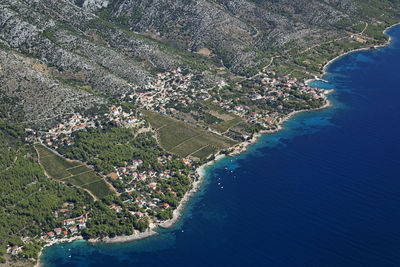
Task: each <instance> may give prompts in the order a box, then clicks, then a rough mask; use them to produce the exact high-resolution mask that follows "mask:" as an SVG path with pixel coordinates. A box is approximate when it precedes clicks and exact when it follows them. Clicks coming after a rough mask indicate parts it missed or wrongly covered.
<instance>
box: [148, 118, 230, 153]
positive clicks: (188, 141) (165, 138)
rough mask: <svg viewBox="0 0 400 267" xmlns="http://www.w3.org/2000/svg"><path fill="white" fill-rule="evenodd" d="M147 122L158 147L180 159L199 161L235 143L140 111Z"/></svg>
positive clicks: (187, 125)
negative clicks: (156, 136) (190, 157)
mask: <svg viewBox="0 0 400 267" xmlns="http://www.w3.org/2000/svg"><path fill="white" fill-rule="evenodd" d="M142 112H143V114H144V115H145V117H146V119H147V120H148V122H149V123H150V124H151V126H152V127H153V128H155V129H156V131H157V134H158V138H159V142H160V145H161V146H162V147H163V148H164V149H165V150H167V151H169V152H171V153H174V154H176V155H178V156H181V157H187V156H194V157H198V158H201V159H204V158H207V157H209V156H210V155H212V154H214V153H216V152H218V151H220V150H223V149H227V148H229V147H231V146H233V145H235V144H236V141H234V140H232V139H229V138H226V137H224V136H219V135H217V134H214V133H211V132H208V131H205V130H203V129H200V128H197V127H195V126H192V125H190V124H188V123H185V122H182V121H178V120H175V119H172V118H169V117H167V116H165V115H162V114H158V113H154V112H149V111H144V110H142Z"/></svg>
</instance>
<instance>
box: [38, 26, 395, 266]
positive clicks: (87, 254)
mask: <svg viewBox="0 0 400 267" xmlns="http://www.w3.org/2000/svg"><path fill="white" fill-rule="evenodd" d="M388 33H389V34H390V35H391V36H392V37H393V42H392V44H391V45H390V46H388V47H385V48H380V49H378V50H369V51H361V52H355V53H352V54H349V55H346V56H344V57H342V58H340V59H338V60H336V61H335V62H334V63H333V64H331V65H330V66H329V67H328V74H327V75H326V76H325V77H324V79H326V80H327V81H328V83H323V82H314V84H313V85H314V86H317V87H322V88H334V89H335V92H334V93H333V94H332V95H330V96H329V98H330V100H331V102H332V104H333V105H332V107H330V108H328V109H325V110H322V111H314V112H308V113H302V114H299V115H296V116H295V117H293V118H292V119H291V120H290V121H288V122H286V123H285V124H284V128H285V129H284V130H282V131H280V132H278V133H275V134H270V135H264V136H262V137H261V138H260V140H259V141H258V142H257V143H256V144H254V145H252V146H251V147H250V148H249V150H248V151H247V152H246V153H244V154H242V155H240V156H237V157H228V158H224V159H222V160H220V161H218V162H217V163H216V164H214V165H212V166H211V167H209V168H208V169H207V170H206V173H207V174H206V178H205V183H203V186H202V188H201V190H200V191H199V192H198V193H197V194H196V196H195V197H194V198H192V200H191V202H190V203H189V204H188V205H187V207H186V209H185V211H184V216H183V218H182V219H181V220H180V221H179V223H178V224H177V225H176V226H175V227H174V228H173V229H169V230H159V233H160V235H158V236H156V237H152V238H149V239H146V240H141V241H137V242H133V243H126V244H114V245H108V244H97V245H90V244H87V243H85V242H83V241H82V242H74V243H70V244H60V245H55V246H52V247H50V248H48V249H45V250H44V254H43V257H42V262H43V264H44V265H45V266H115V267H117V266H363V267H366V266H400V27H395V28H392V29H391V30H389V32H388Z"/></svg>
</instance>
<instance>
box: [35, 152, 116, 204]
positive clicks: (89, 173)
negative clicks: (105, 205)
mask: <svg viewBox="0 0 400 267" xmlns="http://www.w3.org/2000/svg"><path fill="white" fill-rule="evenodd" d="M35 148H36V150H37V151H38V153H39V162H40V164H41V165H42V166H43V168H44V169H45V170H46V172H47V174H48V175H49V176H51V177H52V178H54V179H55V180H57V181H60V182H66V183H70V184H72V185H74V186H77V187H81V188H83V189H86V190H88V191H89V192H90V193H91V194H92V195H93V196H95V197H96V198H103V197H105V196H107V195H109V194H113V193H114V192H113V191H112V190H111V187H110V185H109V184H108V183H107V182H106V181H105V180H104V179H103V178H102V177H100V176H99V175H97V174H96V173H95V172H94V171H93V170H92V169H90V168H89V167H87V166H86V165H84V164H83V163H80V162H75V161H69V160H66V159H64V158H62V157H60V156H58V155H57V154H55V153H53V152H52V151H50V150H49V149H47V148H46V147H44V146H43V145H35Z"/></svg>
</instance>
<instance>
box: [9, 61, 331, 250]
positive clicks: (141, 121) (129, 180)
mask: <svg viewBox="0 0 400 267" xmlns="http://www.w3.org/2000/svg"><path fill="white" fill-rule="evenodd" d="M191 78H192V75H191V74H189V73H188V71H186V70H182V69H180V68H178V69H176V70H172V71H170V72H165V73H158V74H157V80H155V81H154V82H149V83H148V84H147V85H146V86H145V87H133V91H132V92H131V93H129V94H124V95H122V96H121V97H120V100H121V101H122V103H133V104H134V105H135V108H134V109H131V110H130V109H126V108H124V107H123V105H122V104H121V105H118V104H116V105H112V106H110V107H109V108H108V111H107V112H105V113H104V114H93V115H89V116H84V115H82V114H79V113H74V114H72V115H70V116H68V117H66V118H65V119H63V120H62V121H60V122H59V123H58V124H57V125H56V126H55V127H53V128H51V129H49V130H48V131H47V132H34V133H33V135H32V133H31V135H30V136H29V138H31V139H32V138H36V139H37V140H39V141H40V142H41V143H42V144H44V145H45V146H47V147H48V148H50V149H53V150H55V151H57V150H58V149H59V148H60V147H65V146H72V145H74V142H75V140H74V133H75V132H78V131H86V130H87V129H89V128H99V127H100V128H102V127H104V125H105V124H108V123H113V124H114V125H116V127H122V128H130V129H132V130H134V131H135V132H136V133H145V132H152V131H154V129H152V128H151V126H150V125H149V124H148V123H147V122H146V119H145V118H144V116H143V115H142V113H141V112H140V110H141V109H144V110H148V111H152V112H157V113H161V114H169V115H171V114H172V112H171V110H173V108H171V107H172V106H174V105H175V106H177V105H181V106H190V105H191V104H193V103H195V102H197V101H207V100H208V101H213V103H215V104H216V105H217V106H218V107H219V108H221V109H223V110H224V111H226V112H229V113H232V114H234V115H235V116H239V117H240V118H242V119H244V120H246V121H248V122H249V123H252V124H259V125H262V126H263V127H266V128H268V127H269V126H271V125H274V124H277V123H279V120H280V119H281V118H283V117H284V116H285V115H287V114H288V113H289V112H290V111H291V110H288V109H287V108H286V107H285V103H287V102H290V101H291V100H294V101H296V99H299V98H300V99H301V98H302V97H303V98H306V99H315V100H323V99H324V96H323V90H320V89H315V88H311V87H310V86H308V85H306V84H305V83H303V82H299V81H298V80H297V79H296V78H294V77H293V78H289V77H288V76H286V77H283V78H277V77H276V74H275V73H274V72H266V73H264V72H260V73H259V74H258V75H256V76H254V77H253V78H251V80H250V82H251V83H250V86H249V84H248V83H247V84H246V82H247V80H246V81H245V82H244V83H243V82H237V83H236V84H235V87H236V89H239V90H240V92H241V93H240V95H239V96H236V97H235V98H224V99H220V98H218V97H217V93H220V92H222V91H224V90H231V89H232V88H231V87H230V85H228V84H227V83H226V82H225V81H223V80H220V81H219V82H218V83H217V84H216V85H215V87H213V88H210V89H208V90H205V89H202V90H198V91H196V90H195V88H194V87H193V85H192V83H191ZM216 92H217V93H216ZM278 100H279V103H280V104H278V105H276V104H274V103H275V102H277V101H278ZM265 103H267V104H268V110H267V109H263V106H265ZM168 107H169V108H168ZM143 162H144V161H143V159H141V158H132V159H131V160H130V161H128V162H126V163H125V164H123V165H120V166H114V167H113V171H111V172H107V173H106V172H104V171H100V172H99V174H100V175H101V176H102V177H103V178H104V179H106V180H108V181H109V182H110V183H111V184H113V185H114V186H115V187H116V188H117V190H118V195H119V197H120V199H121V201H122V202H115V203H112V204H111V205H109V208H110V209H111V210H113V211H114V212H115V213H120V212H122V211H123V210H127V211H128V213H129V214H130V215H131V216H135V217H137V218H139V219H140V218H147V219H148V220H150V222H152V223H162V222H164V221H165V220H168V219H170V218H171V216H172V213H171V212H170V211H172V210H173V209H174V208H176V207H177V206H178V204H179V201H180V199H181V198H182V197H183V196H184V194H185V192H186V191H187V189H184V188H182V187H181V186H176V185H178V184H185V183H187V185H186V186H190V184H191V183H192V182H193V181H195V180H197V179H198V178H199V177H198V174H197V173H196V172H195V170H196V167H197V162H196V161H194V160H193V159H192V158H190V157H185V158H180V157H177V156H176V155H173V154H170V153H163V154H162V155H160V156H158V158H157V162H158V164H159V166H161V168H159V169H157V170H156V169H152V168H148V167H144V166H143ZM177 162H178V163H177ZM172 165H173V166H174V169H173V170H172V169H170V168H169V166H172ZM186 178H188V181H186V180H185V179H186ZM189 181H192V182H189ZM65 205H66V206H63V207H62V209H60V210H59V211H57V212H56V214H55V218H57V219H59V218H62V227H57V228H54V229H52V231H48V232H45V233H44V234H43V236H42V240H44V241H46V242H52V241H54V240H57V239H60V238H63V237H73V236H78V235H80V233H81V231H82V230H83V229H85V228H86V227H87V225H86V223H87V220H88V219H89V220H90V212H89V211H87V212H86V213H84V214H82V215H79V216H77V217H73V218H72V217H71V216H70V215H69V214H70V212H71V211H72V210H73V204H69V203H66V204H65ZM71 205H72V206H71ZM163 210H164V211H166V212H164V213H163V212H161V211H163ZM167 211H168V212H167ZM13 251H14V252H15V253H18V249H17V248H16V249H15V250H13Z"/></svg>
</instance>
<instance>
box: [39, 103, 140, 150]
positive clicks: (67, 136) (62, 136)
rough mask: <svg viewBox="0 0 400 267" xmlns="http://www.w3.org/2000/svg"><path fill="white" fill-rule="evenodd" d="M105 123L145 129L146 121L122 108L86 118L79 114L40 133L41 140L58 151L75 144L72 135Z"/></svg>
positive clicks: (118, 107)
mask: <svg viewBox="0 0 400 267" xmlns="http://www.w3.org/2000/svg"><path fill="white" fill-rule="evenodd" d="M104 122H115V123H116V124H117V125H119V126H121V127H127V128H135V127H136V128H144V127H145V126H144V125H145V121H144V120H143V119H142V118H141V117H140V114H136V112H124V111H123V109H122V107H121V106H115V105H113V106H111V107H110V109H109V112H108V113H105V114H98V115H94V116H92V117H84V116H82V115H81V114H79V113H75V114H72V116H70V117H68V118H66V119H64V120H62V121H61V122H60V123H58V124H57V125H56V126H55V127H53V128H51V129H50V130H48V131H47V132H44V133H40V134H39V138H40V140H41V142H42V143H43V144H45V145H46V146H48V147H50V148H53V149H58V147H60V146H61V145H67V146H69V145H71V144H73V142H74V141H73V138H72V137H71V134H72V133H73V132H76V131H81V130H85V129H87V128H93V127H99V126H100V125H102V123H104Z"/></svg>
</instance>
